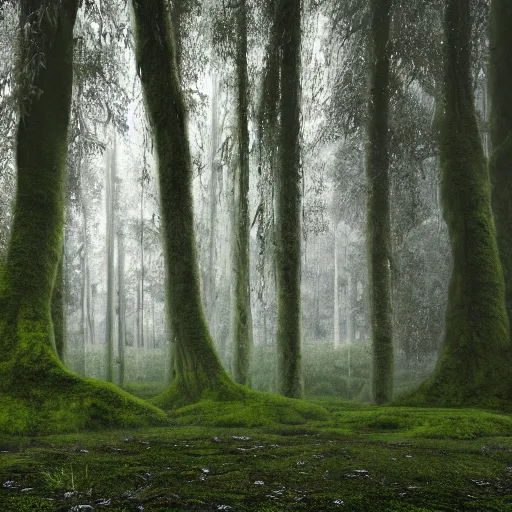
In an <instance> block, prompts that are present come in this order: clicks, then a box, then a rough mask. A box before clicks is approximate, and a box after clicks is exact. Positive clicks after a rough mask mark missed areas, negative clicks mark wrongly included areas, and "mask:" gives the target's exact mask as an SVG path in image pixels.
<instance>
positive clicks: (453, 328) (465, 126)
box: [400, 0, 512, 408]
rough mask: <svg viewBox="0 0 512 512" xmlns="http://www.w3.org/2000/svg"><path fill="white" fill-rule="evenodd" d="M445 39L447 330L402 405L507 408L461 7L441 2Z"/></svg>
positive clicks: (498, 296) (499, 294)
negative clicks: (429, 372) (426, 374)
mask: <svg viewBox="0 0 512 512" xmlns="http://www.w3.org/2000/svg"><path fill="white" fill-rule="evenodd" d="M445 36H446V45H445V49H446V56H445V83H444V96H445V98H444V107H445V108H444V117H443V121H442V124H441V134H440V157H441V170H442V187H441V193H442V201H443V215H444V218H445V220H446V223H447V226H448V232H449V236H450V243H451V248H452V254H453V265H454V266H453V273H452V277H451V282H450V288H449V294H448V305H447V311H446V332H445V339H444V344H443V349H442V355H441V357H440V358H439V361H438V364H437V368H436V370H435V372H434V374H433V376H432V377H431V378H430V379H428V381H427V382H425V383H424V384H423V385H422V386H421V387H420V388H419V390H418V391H417V392H416V393H413V394H412V395H411V396H410V397H409V398H408V399H402V400H400V403H401V404H410V405H435V404H437V405H444V406H461V405H465V406H481V407H489V408H497V407H510V403H511V399H512V373H511V365H510V353H511V351H510V343H509V325H508V318H507V313H506V308H505V288H504V281H503V273H502V269H501V265H500V261H499V256H498V247H497V243H496V232H495V226H494V222H493V218H492V213H491V208H490V199H491V197H490V185H489V175H488V173H487V169H486V162H485V157H484V153H483V149H482V144H481V139H480V134H479V132H478V127H477V122H476V116H475V109H474V97H473V87H472V83H471V72H470V69H471V52H470V37H471V17H470V8H469V4H468V3H467V2H462V1H460V0H449V1H448V2H447V8H446V13H445ZM507 229H508V228H507Z"/></svg>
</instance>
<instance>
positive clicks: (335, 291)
mask: <svg viewBox="0 0 512 512" xmlns="http://www.w3.org/2000/svg"><path fill="white" fill-rule="evenodd" d="M337 231H338V226H337V223H336V221H334V229H333V235H334V284H333V294H334V310H333V323H334V325H333V327H334V329H333V331H334V348H339V346H340V300H339V299H340V292H339V286H338V282H339V273H338V233H337Z"/></svg>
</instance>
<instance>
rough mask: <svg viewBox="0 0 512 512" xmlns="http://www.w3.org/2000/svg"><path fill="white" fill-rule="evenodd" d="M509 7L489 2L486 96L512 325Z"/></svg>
mask: <svg viewBox="0 0 512 512" xmlns="http://www.w3.org/2000/svg"><path fill="white" fill-rule="evenodd" d="M511 27H512V3H511V2H510V0H492V2H491V23H490V32H489V35H490V66H489V86H490V87H489V95H490V100H491V112H490V125H491V130H490V131H491V149H492V153H491V158H490V161H489V170H490V173H491V181H492V185H493V189H492V207H493V211H494V218H495V220H496V231H497V235H498V248H499V251H500V259H501V265H502V267H503V275H504V278H505V299H506V307H507V313H508V319H509V324H510V325H512V229H511V227H512V59H511V58H510V48H512V30H511Z"/></svg>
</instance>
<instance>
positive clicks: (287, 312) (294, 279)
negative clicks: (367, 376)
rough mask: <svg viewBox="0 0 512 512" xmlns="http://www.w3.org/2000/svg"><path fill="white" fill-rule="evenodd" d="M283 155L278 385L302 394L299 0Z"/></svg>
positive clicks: (284, 67) (286, 45) (283, 109)
mask: <svg viewBox="0 0 512 512" xmlns="http://www.w3.org/2000/svg"><path fill="white" fill-rule="evenodd" d="M278 16H279V18H278V20H279V24H278V27H280V28H281V48H280V50H279V51H280V74H281V94H280V98H279V111H280V116H281V120H280V121H281V125H280V131H279V138H278V141H279V153H278V154H279V156H278V158H279V161H278V166H277V167H278V168H277V172H276V174H277V176H276V201H277V212H276V213H277V294H278V296H277V316H278V319H277V350H278V355H277V377H278V391H279V393H281V394H282V395H284V396H287V397H290V398H300V397H301V396H302V392H303V386H302V362H301V343H302V340H301V294H300V282H301V279H300V271H301V186H300V184H301V170H300V148H299V133H300V49H301V2H300V0H281V2H280V9H279V11H278Z"/></svg>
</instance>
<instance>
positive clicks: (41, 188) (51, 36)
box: [0, 0, 166, 434]
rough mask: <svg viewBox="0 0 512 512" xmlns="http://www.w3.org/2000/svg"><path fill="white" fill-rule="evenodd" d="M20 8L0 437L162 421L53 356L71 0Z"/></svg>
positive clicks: (0, 294)
mask: <svg viewBox="0 0 512 512" xmlns="http://www.w3.org/2000/svg"><path fill="white" fill-rule="evenodd" d="M20 4H21V5H20V15H21V16H20V27H21V29H22V30H20V31H19V32H20V38H21V40H20V46H19V47H20V57H21V62H20V65H21V69H23V71H24V73H23V74H20V75H21V78H22V79H24V80H26V82H25V83H22V84H20V85H21V86H22V87H21V88H20V92H21V93H22V94H29V93H30V94H33V91H34V90H35V91H37V94H33V95H32V96H31V98H30V101H27V97H26V96H25V98H23V100H22V101H21V104H20V123H19V126H18V133H17V150H16V160H17V166H18V182H17V193H16V203H15V207H14V220H13V226H12V231H11V233H12V234H11V240H10V244H9V251H8V256H7V263H6V269H5V276H4V281H3V283H2V287H1V289H0V357H1V362H0V393H2V394H3V395H4V397H2V403H3V404H4V406H5V407H6V408H7V410H6V411H5V410H4V414H2V415H1V416H0V431H10V433H12V431H13V430H14V431H15V432H16V433H24V434H27V433H29V434H37V433H42V432H45V433H48V432H51V431H66V430H72V431H76V430H78V429H84V428H88V427H89V428H91V427H92V428H98V427H99V425H102V426H106V425H109V426H113V425H117V426H119V425H121V424H124V425H125V426H126V425H127V424H131V425H147V424H149V423H155V422H160V423H161V422H162V421H165V418H166V417H165V415H164V414H163V413H162V412H161V411H158V409H156V408H154V407H152V406H150V405H149V404H144V403H143V402H142V401H140V400H135V399H132V398H131V397H129V396H128V395H125V394H120V393H119V392H118V391H117V390H116V389H115V388H114V387H113V386H111V385H109V384H107V383H103V382H100V381H96V382H93V381H92V380H87V381H86V380H83V379H81V378H79V377H77V376H76V375H74V374H72V373H71V372H70V371H68V370H67V369H66V368H65V367H64V365H63V364H62V363H61V362H60V361H59V359H58V358H57V356H56V354H55V350H54V349H55V343H54V334H53V328H52V322H51V316H50V302H51V296H52V291H53V287H54V285H55V279H56V276H57V267H58V262H59V258H60V256H61V254H62V242H63V231H64V229H63V228H64V199H65V194H64V183H65V179H64V178H65V170H66V160H67V131H68V123H69V113H70V105H71V92H72V83H73V73H72V69H73V66H72V56H73V26H74V22H75V18H76V13H77V9H78V0H59V1H57V0H55V1H52V0H50V1H43V0H23V1H21V2H20ZM11 403H12V406H11V405H10V404H11ZM10 407H12V411H11V410H9V408H10ZM12 418H16V421H15V422H12Z"/></svg>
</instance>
